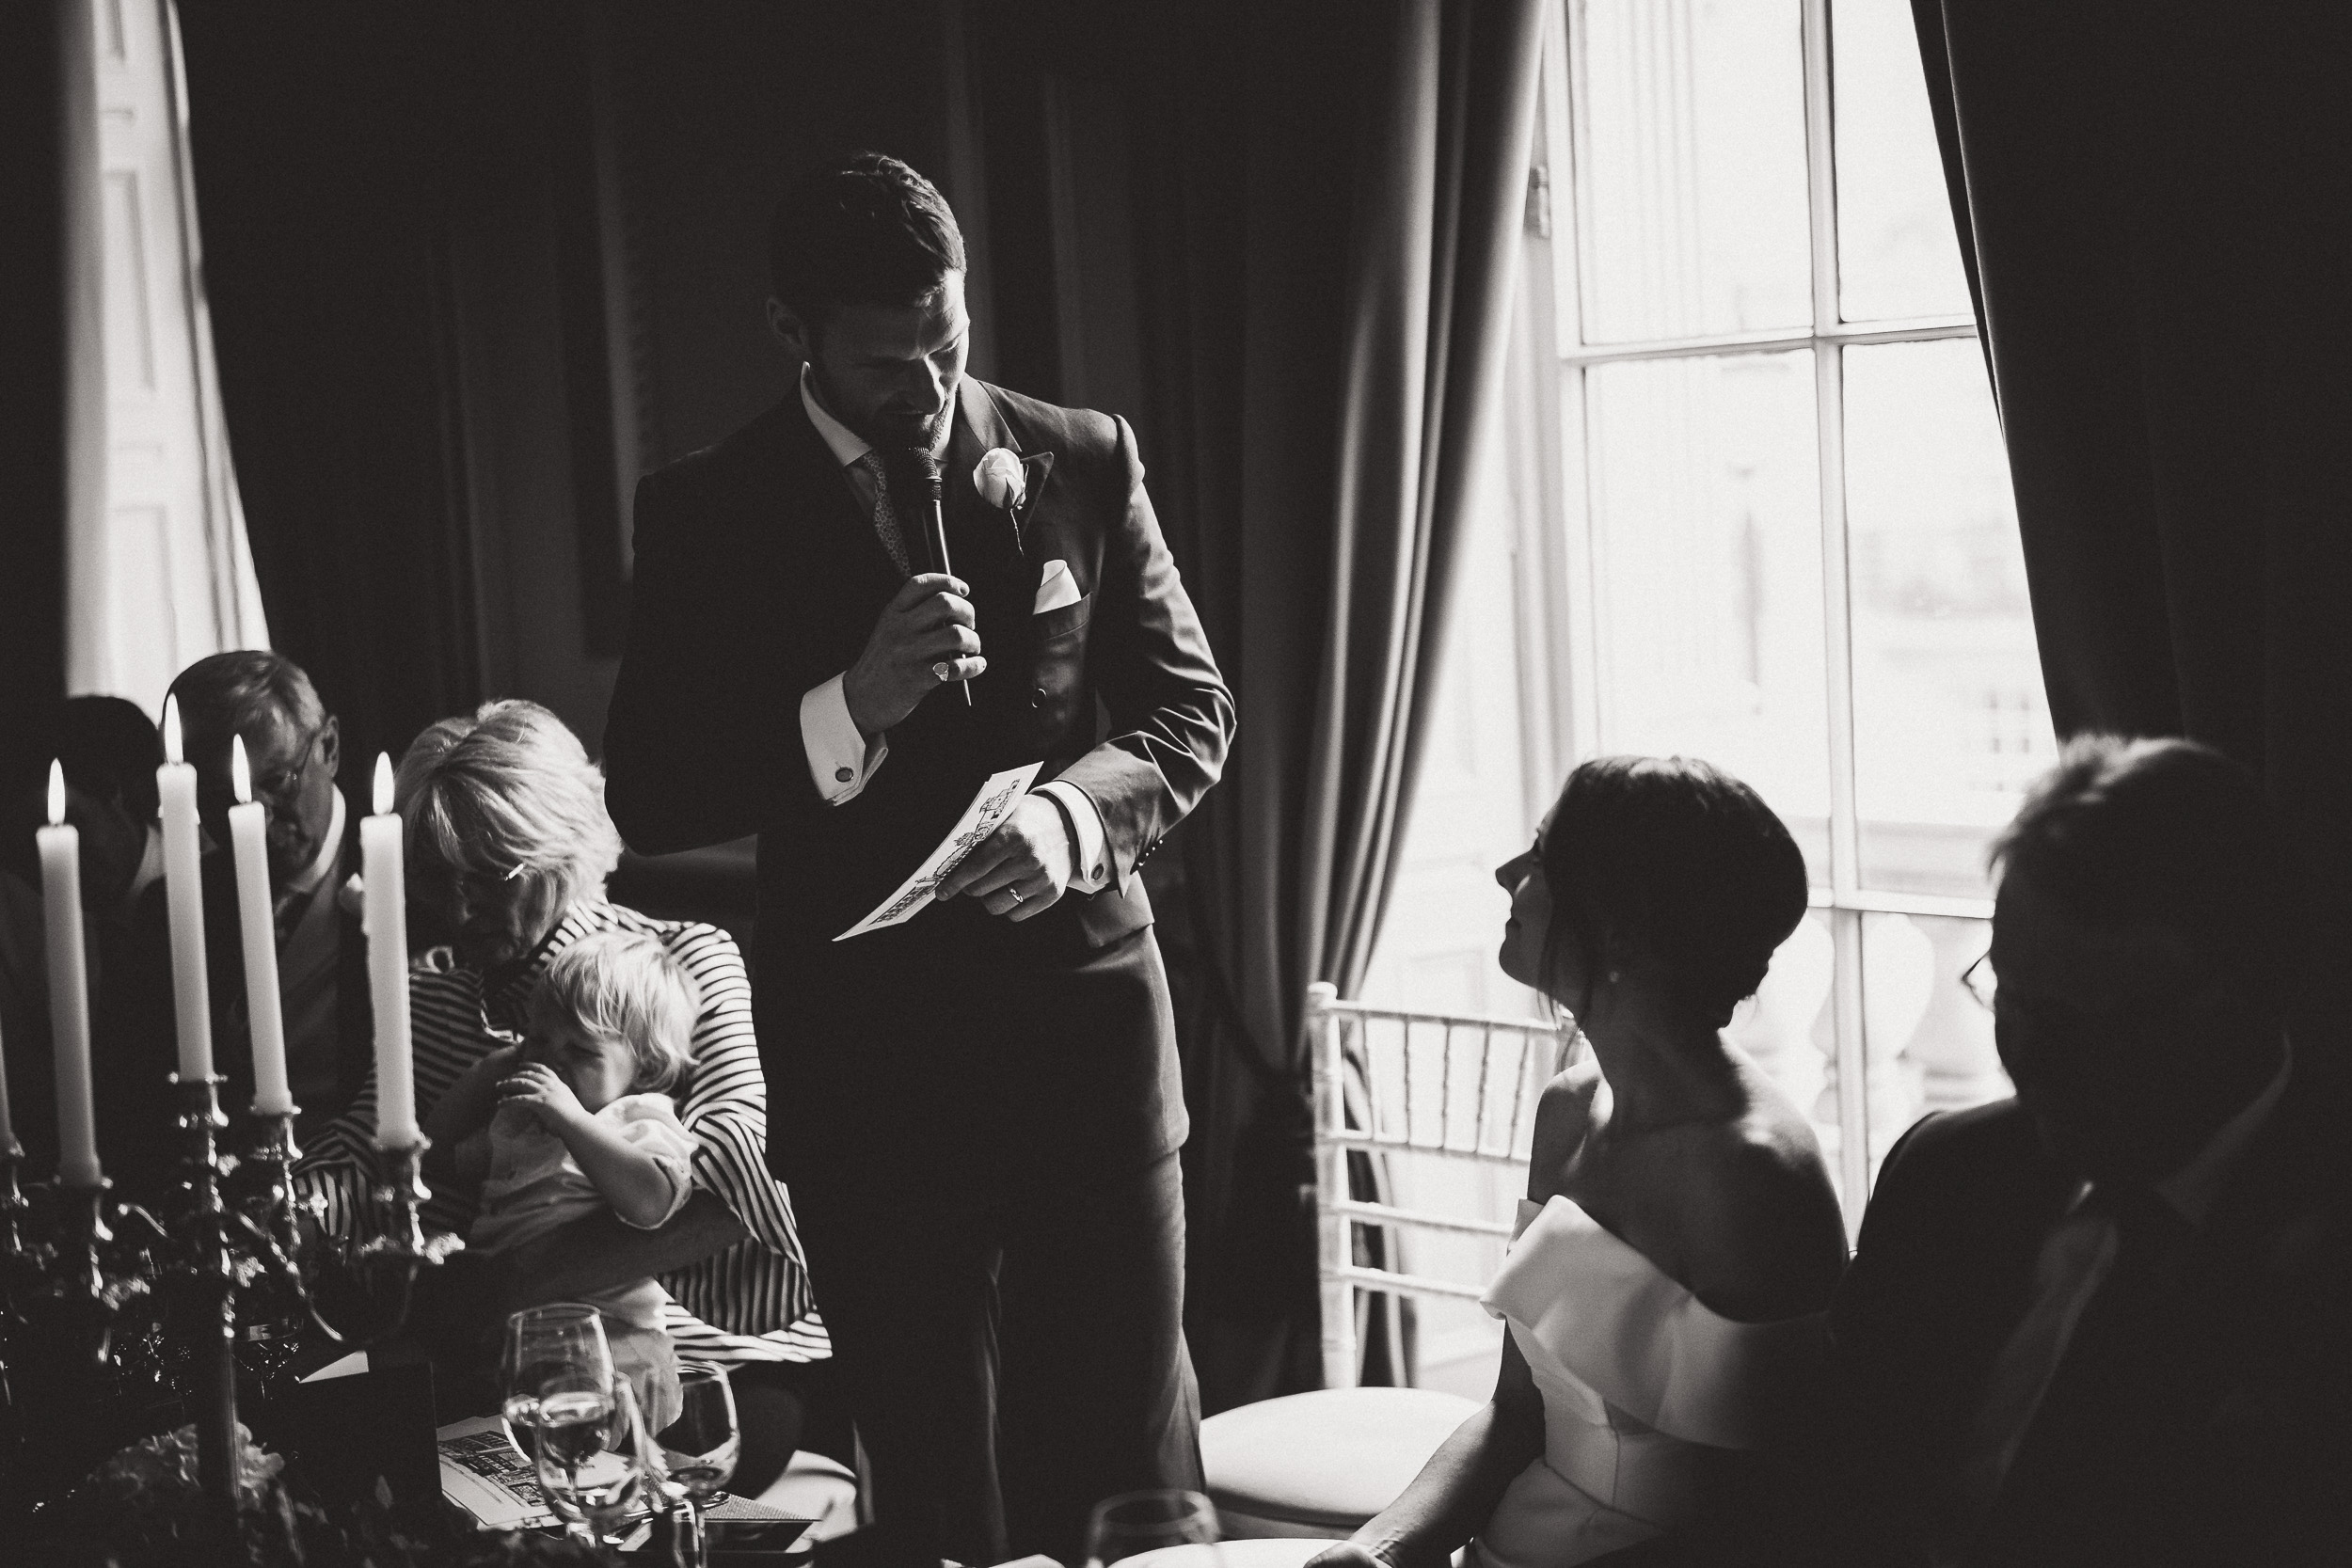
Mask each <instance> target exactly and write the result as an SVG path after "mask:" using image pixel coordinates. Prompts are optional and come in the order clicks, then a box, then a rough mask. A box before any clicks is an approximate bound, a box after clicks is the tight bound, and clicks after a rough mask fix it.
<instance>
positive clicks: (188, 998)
mask: <svg viewBox="0 0 2352 1568" xmlns="http://www.w3.org/2000/svg"><path fill="white" fill-rule="evenodd" d="M155 793H156V795H157V796H158V797H159V798H160V800H161V803H162V808H163V818H164V903H165V908H166V910H167V911H168V912H169V914H170V917H171V1002H172V1011H173V1013H174V1015H175V1019H176V1022H178V1024H179V1027H180V1076H181V1077H182V1078H183V1079H184V1080H186V1081H187V1082H189V1083H195V1082H196V1081H198V1080H199V1079H203V1078H210V1077H211V1076H212V1075H213V1001H212V985H211V982H210V979H209V978H208V976H207V975H206V974H205V972H204V880H203V878H204V873H203V870H202V868H201V867H200V865H199V860H200V859H201V856H202V841H201V839H200V838H199V828H198V826H197V816H196V769H195V768H192V767H190V766H189V765H188V764H187V763H186V762H185V761H184V760H183V758H182V754H181V747H180V704H179V700H178V699H177V698H173V697H167V698H165V699H164V765H163V766H162V767H161V768H157V769H155Z"/></svg>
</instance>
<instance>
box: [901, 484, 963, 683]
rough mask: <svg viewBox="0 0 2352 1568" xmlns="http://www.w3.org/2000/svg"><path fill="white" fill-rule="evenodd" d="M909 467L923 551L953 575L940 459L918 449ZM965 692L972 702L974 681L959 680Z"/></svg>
mask: <svg viewBox="0 0 2352 1568" xmlns="http://www.w3.org/2000/svg"><path fill="white" fill-rule="evenodd" d="M907 466H908V467H910V468H912V469H914V479H915V495H916V497H917V498H918V499H920V500H921V502H922V518H923V552H924V554H925V555H927V556H928V557H929V558H930V561H929V563H928V569H929V570H930V571H934V572H940V573H944V574H946V575H947V576H950V577H952V576H953V575H954V574H955V568H954V567H953V566H950V565H949V564H948V563H947V513H946V507H945V505H944V504H943V503H942V500H941V497H942V494H943V491H944V488H945V487H944V485H943V484H942V483H941V480H940V477H939V459H938V458H936V457H934V456H932V455H931V454H930V452H928V451H921V450H919V449H918V450H917V451H912V452H909V453H908V454H907ZM956 687H957V689H959V690H961V692H962V693H963V705H964V706H965V707H970V706H971V705H972V683H971V682H970V681H958V682H956Z"/></svg>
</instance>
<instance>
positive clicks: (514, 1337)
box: [499, 1302, 612, 1459]
mask: <svg viewBox="0 0 2352 1568" xmlns="http://www.w3.org/2000/svg"><path fill="white" fill-rule="evenodd" d="M611 1387H612V1346H611V1345H610V1344H608V1343H607V1342H606V1339H605V1337H604V1320H603V1319H602V1318H600V1317H598V1316H597V1315H596V1308H595V1307H583V1306H581V1305H580V1304H579V1303H577V1302H552V1303H549V1304H548V1305H546V1306H543V1307H524V1308H523V1309H522V1310H521V1311H519V1312H516V1313H515V1314H514V1315H513V1316H511V1317H509V1318H508V1319H507V1320H506V1340H505V1345H504V1347H503V1350H502V1352H501V1355H500V1358H499V1393H500V1396H501V1401H502V1402H501V1405H500V1407H499V1414H500V1415H501V1416H502V1417H504V1418H505V1420H506V1435H507V1438H508V1440H509V1441H511V1442H512V1443H513V1444H514V1445H515V1449H516V1452H518V1453H520V1454H521V1455H522V1456H523V1457H524V1458H525V1459H529V1458H531V1457H532V1438H533V1435H534V1434H535V1433H536V1431H537V1428H538V1418H539V1402H540V1400H541V1399H542V1398H543V1397H544V1396H545V1395H547V1394H548V1393H549V1392H553V1393H558V1394H596V1395H599V1396H601V1395H602V1394H603V1392H604V1391H605V1390H607V1389H609V1388H611ZM573 1405H574V1410H575V1414H577V1413H578V1408H579V1406H578V1402H577V1401H574V1402H573Z"/></svg>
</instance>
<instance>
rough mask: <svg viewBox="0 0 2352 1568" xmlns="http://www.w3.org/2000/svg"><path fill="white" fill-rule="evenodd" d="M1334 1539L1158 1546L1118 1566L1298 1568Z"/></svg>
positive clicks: (1157, 1567) (1293, 1539) (1316, 1538)
mask: <svg viewBox="0 0 2352 1568" xmlns="http://www.w3.org/2000/svg"><path fill="white" fill-rule="evenodd" d="M1338 1544H1339V1543H1338V1542H1337V1541H1333V1540H1329V1539H1327V1538H1325V1537H1322V1536H1295V1537H1289V1538H1285V1539H1278V1540H1260V1541H1239V1540H1235V1541H1226V1542H1223V1543H1221V1544H1217V1545H1215V1546H1162V1547H1159V1548H1158V1549H1156V1550H1154V1551H1149V1552H1137V1553H1136V1555H1135V1556H1133V1557H1126V1558H1121V1559H1120V1560H1119V1568H1301V1564H1303V1563H1305V1562H1306V1560H1308V1559H1309V1558H1311V1557H1312V1556H1314V1555H1315V1554H1316V1553H1317V1552H1319V1551H1321V1550H1323V1548H1324V1547H1326V1546H1336V1545H1338Z"/></svg>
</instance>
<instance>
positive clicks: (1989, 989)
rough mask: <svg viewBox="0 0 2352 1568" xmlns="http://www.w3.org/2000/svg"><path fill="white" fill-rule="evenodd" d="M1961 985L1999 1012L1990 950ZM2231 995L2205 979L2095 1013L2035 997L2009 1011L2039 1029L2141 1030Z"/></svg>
mask: <svg viewBox="0 0 2352 1568" xmlns="http://www.w3.org/2000/svg"><path fill="white" fill-rule="evenodd" d="M1960 983H1961V986H1962V988H1963V990H1966V991H1967V992H1968V994H1969V995H1970V996H1971V997H1974V998H1975V999H1976V1003H1977V1006H1980V1007H1982V1008H1983V1009H1984V1010H1985V1011H1986V1012H1989V1013H1997V1012H2000V1011H2001V1010H2002V1008H2001V977H2000V973H1999V971H1997V970H1995V969H1994V967H1993V952H1992V949H1990V948H1987V949H1986V950H1985V951H1984V952H1983V953H1981V954H1979V955H1978V957H1977V961H1976V962H1974V963H1972V964H1970V965H1969V966H1968V967H1967V968H1966V969H1963V970H1962V971H1961V972H1960ZM2230 995H2231V992H2230V990H2229V988H2228V986H2226V985H2225V984H2223V983H2221V982H2220V981H2217V980H2213V979H2207V980H2204V981H2202V982H2201V983H2199V984H2197V985H2195V986H2192V987H2188V988H2185V989H2184V990H2181V991H2180V992H2178V993H2177V994H2174V995H2170V996H2156V997H2150V998H2147V999H2144V1000H2138V1001H2134V1002H2130V1003H2126V1004H2125V1005H2124V1006H2119V1007H2111V1008H2107V1009H2105V1010H2103V1011H2098V1012H2086V1011H2084V1010H2082V1009H2080V1008H2077V1007H2073V1006H2068V1005H2067V1004H2066V1003H2065V1002H2063V1001H2059V1000H2057V999H2051V1000H2048V1001H2044V1000H2043V999H2042V998H2041V997H2038V996H2037V997H2034V998H2032V999H2031V1000H2030V1001H2028V999H2027V998H2026V997H2024V996H2022V995H2020V996H2015V997H2012V998H2011V999H2010V1005H2009V1008H2008V1011H2009V1012H2010V1014H2011V1015H2012V1016H2013V1017H2014V1018H2015V1019H2016V1020H2017V1021H2018V1022H2026V1021H2027V1020H2028V1019H2030V1020H2032V1021H2033V1022H2037V1023H2040V1024H2042V1025H2049V1024H2055V1023H2060V1022H2063V1023H2069V1024H2072V1025H2074V1026H2075V1027H2078V1028H2108V1027H2114V1028H2123V1027H2144V1026H2147V1025H2148V1023H2149V1021H2150V1020H2152V1019H2157V1018H2167V1017H2177V1016H2179V1015H2180V1014H2182V1013H2185V1012H2192V1011H2195V1010H2198V1009H2201V1008H2205V1007H2210V1006H2217V1005H2220V1004H2223V1003H2226V1002H2227V1001H2228V999H2229V997H2230Z"/></svg>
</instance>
